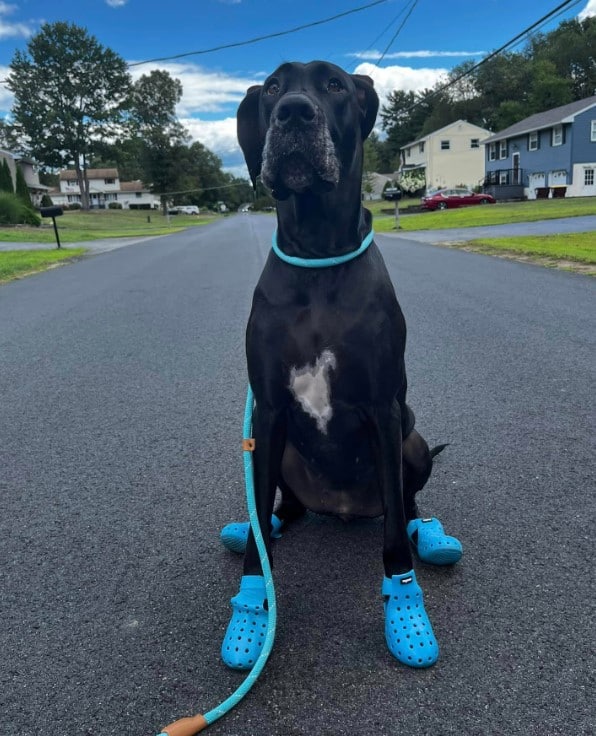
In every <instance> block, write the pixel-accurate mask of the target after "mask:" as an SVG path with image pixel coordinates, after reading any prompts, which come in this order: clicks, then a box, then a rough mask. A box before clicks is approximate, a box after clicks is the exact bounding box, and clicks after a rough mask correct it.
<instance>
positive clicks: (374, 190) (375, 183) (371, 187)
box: [362, 171, 398, 200]
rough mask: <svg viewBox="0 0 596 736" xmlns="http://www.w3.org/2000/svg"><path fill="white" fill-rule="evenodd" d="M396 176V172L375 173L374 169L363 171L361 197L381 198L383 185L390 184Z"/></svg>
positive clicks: (367, 198)
mask: <svg viewBox="0 0 596 736" xmlns="http://www.w3.org/2000/svg"><path fill="white" fill-rule="evenodd" d="M397 177H398V173H397V172H395V173H393V174H377V173H376V172H375V171H367V172H365V173H364V175H363V177H362V199H365V200H372V199H381V198H382V196H383V190H384V189H385V186H386V185H389V186H392V184H393V182H394V181H396V179H397Z"/></svg>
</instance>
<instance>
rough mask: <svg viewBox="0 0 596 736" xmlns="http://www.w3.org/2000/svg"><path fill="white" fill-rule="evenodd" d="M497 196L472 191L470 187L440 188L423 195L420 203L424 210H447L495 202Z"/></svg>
mask: <svg viewBox="0 0 596 736" xmlns="http://www.w3.org/2000/svg"><path fill="white" fill-rule="evenodd" d="M494 203H495V198H494V197H493V196H492V195H490V194H483V193H482V192H480V193H478V194H477V193H476V192H471V191H470V190H469V189H439V190H438V191H437V192H433V193H432V194H427V196H426V197H422V199H421V200H420V204H421V206H422V209H423V210H447V209H449V210H450V209H453V208H454V207H466V206H468V205H470V204H494Z"/></svg>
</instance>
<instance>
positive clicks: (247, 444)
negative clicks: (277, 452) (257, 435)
mask: <svg viewBox="0 0 596 736" xmlns="http://www.w3.org/2000/svg"><path fill="white" fill-rule="evenodd" d="M242 449H243V450H244V452H254V451H255V441H254V439H253V438H252V437H249V438H248V439H243V440H242Z"/></svg>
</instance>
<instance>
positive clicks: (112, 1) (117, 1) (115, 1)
mask: <svg viewBox="0 0 596 736" xmlns="http://www.w3.org/2000/svg"><path fill="white" fill-rule="evenodd" d="M127 2H128V0H106V3H107V4H108V5H109V6H110V7H111V8H121V7H122V6H123V5H126V3H127Z"/></svg>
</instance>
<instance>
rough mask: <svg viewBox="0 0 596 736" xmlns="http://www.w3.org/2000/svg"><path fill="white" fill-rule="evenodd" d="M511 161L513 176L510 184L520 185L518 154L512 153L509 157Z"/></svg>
mask: <svg viewBox="0 0 596 736" xmlns="http://www.w3.org/2000/svg"><path fill="white" fill-rule="evenodd" d="M511 159H512V161H513V176H512V181H511V183H512V184H521V181H520V176H519V153H514V154H513V155H512V156H511Z"/></svg>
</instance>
